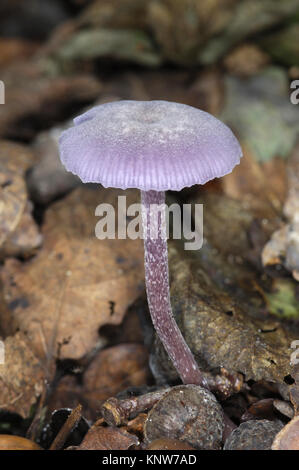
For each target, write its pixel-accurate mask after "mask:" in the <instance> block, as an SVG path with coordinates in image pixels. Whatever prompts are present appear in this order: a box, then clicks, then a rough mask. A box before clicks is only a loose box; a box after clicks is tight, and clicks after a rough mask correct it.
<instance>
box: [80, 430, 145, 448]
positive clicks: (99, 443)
mask: <svg viewBox="0 0 299 470" xmlns="http://www.w3.org/2000/svg"><path fill="white" fill-rule="evenodd" d="M138 445H139V440H138V438H137V437H136V436H134V435H133V434H130V433H128V432H127V431H125V430H122V429H120V428H112V427H105V426H96V425H94V426H93V427H92V428H91V429H90V430H89V431H88V433H87V434H86V436H85V437H84V439H83V441H82V443H81V444H80V446H78V447H77V450H128V449H130V448H131V447H135V446H138Z"/></svg>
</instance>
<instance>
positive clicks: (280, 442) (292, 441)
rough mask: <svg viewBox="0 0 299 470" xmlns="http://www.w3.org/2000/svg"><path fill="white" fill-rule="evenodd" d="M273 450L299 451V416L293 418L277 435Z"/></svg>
mask: <svg viewBox="0 0 299 470" xmlns="http://www.w3.org/2000/svg"><path fill="white" fill-rule="evenodd" d="M272 450H299V416H296V417H295V418H293V419H292V420H291V421H290V422H289V423H288V424H287V425H286V426H285V427H284V428H283V429H282V430H281V431H280V432H279V433H278V434H277V436H276V437H275V439H274V441H273V444H272Z"/></svg>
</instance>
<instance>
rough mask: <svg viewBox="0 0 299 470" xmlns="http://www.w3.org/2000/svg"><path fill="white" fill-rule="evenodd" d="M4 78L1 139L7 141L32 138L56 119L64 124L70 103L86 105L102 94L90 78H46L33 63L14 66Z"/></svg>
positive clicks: (33, 61)
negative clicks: (37, 130)
mask: <svg viewBox="0 0 299 470" xmlns="http://www.w3.org/2000/svg"><path fill="white" fill-rule="evenodd" d="M1 78H2V80H3V81H4V83H5V99H6V104H5V106H1V108H0V136H2V137H3V136H5V137H8V138H15V137H17V138H18V139H20V137H23V138H25V139H28V138H31V137H33V135H34V132H35V130H36V128H37V129H40V128H44V127H45V124H46V122H48V123H52V122H53V121H52V120H53V118H54V117H55V116H56V118H57V119H58V120H61V118H62V116H63V114H64V110H65V108H66V107H67V106H68V105H69V104H70V103H71V104H72V105H74V103H86V102H88V101H90V100H92V99H93V98H95V97H97V96H98V94H99V92H100V90H101V84H100V83H99V81H98V80H97V79H95V78H93V77H92V76H89V75H77V76H72V77H64V76H60V77H54V78H53V76H47V71H46V70H44V69H43V65H39V64H37V62H36V61H35V60H33V59H32V60H31V61H28V62H26V63H23V62H20V63H16V64H12V65H11V66H10V67H8V68H7V70H6V71H5V74H3V75H2V77H1ZM28 117H30V120H29V119H28V121H27V125H26V119H27V118H28ZM40 126H41V127H40Z"/></svg>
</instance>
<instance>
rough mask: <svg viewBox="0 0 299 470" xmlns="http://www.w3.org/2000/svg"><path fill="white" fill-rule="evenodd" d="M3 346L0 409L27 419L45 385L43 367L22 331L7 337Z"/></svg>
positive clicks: (0, 368) (0, 369) (0, 374)
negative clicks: (3, 357)
mask: <svg viewBox="0 0 299 470" xmlns="http://www.w3.org/2000/svg"><path fill="white" fill-rule="evenodd" d="M4 347H5V362H4V364H0V409H2V410H6V411H9V412H11V413H18V414H19V415H21V416H22V417H23V418H27V417H28V416H29V415H30V413H31V411H32V407H33V405H35V403H36V401H37V399H38V397H39V396H40V395H41V393H42V391H43V389H44V387H45V377H46V369H45V367H44V366H43V364H42V363H41V361H40V360H39V358H37V357H36V355H35V354H34V352H33V351H32V348H31V344H30V342H29V341H28V339H27V337H26V335H24V334H23V333H16V334H15V335H14V336H9V337H8V338H6V339H5V341H4Z"/></svg>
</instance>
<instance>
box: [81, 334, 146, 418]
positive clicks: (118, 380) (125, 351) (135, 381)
mask: <svg viewBox="0 0 299 470" xmlns="http://www.w3.org/2000/svg"><path fill="white" fill-rule="evenodd" d="M148 373H149V370H148V353H147V350H146V348H145V347H144V346H142V345H139V344H134V343H132V344H119V345H117V346H112V347H111V348H107V349H104V350H103V351H101V352H100V353H99V354H98V355H97V356H96V357H95V359H94V360H93V362H92V363H91V365H90V366H89V368H88V369H87V371H86V373H85V374H84V384H83V388H84V394H83V396H84V399H85V400H87V401H88V403H89V409H90V410H93V411H94V415H96V413H97V412H98V410H99V407H100V404H101V403H102V402H103V401H104V400H106V399H107V398H109V397H111V396H114V395H116V394H117V393H118V392H121V391H122V390H125V389H126V388H129V387H138V386H140V385H144V384H146V383H147V379H148Z"/></svg>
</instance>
